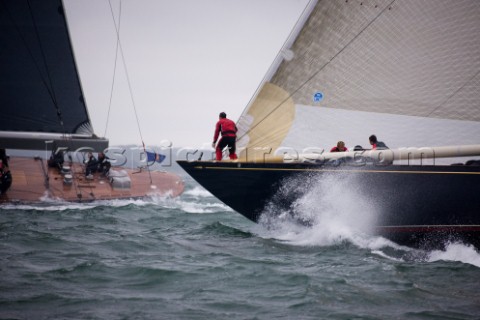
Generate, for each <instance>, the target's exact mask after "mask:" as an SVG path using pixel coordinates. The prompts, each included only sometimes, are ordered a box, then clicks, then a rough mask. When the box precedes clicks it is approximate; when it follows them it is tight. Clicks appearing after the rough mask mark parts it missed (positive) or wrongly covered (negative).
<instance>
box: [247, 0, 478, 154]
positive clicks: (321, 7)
mask: <svg viewBox="0 0 480 320" xmlns="http://www.w3.org/2000/svg"><path fill="white" fill-rule="evenodd" d="M305 12H306V17H305V18H304V19H301V20H300V21H301V25H299V26H297V30H299V32H294V33H293V37H292V39H290V40H289V41H287V43H286V46H285V47H284V48H283V50H282V53H285V54H280V55H279V59H282V60H281V62H280V63H279V61H280V60H277V62H276V63H274V64H273V66H272V69H271V70H270V72H269V75H268V77H267V78H266V81H265V83H264V84H263V85H262V86H261V89H260V90H259V92H257V93H256V97H255V99H253V100H252V103H251V104H250V105H249V106H248V107H247V108H246V109H245V111H244V112H243V114H242V115H241V117H240V119H239V121H238V127H239V134H238V138H239V142H238V147H239V148H245V149H246V150H247V152H245V151H244V152H243V153H242V155H243V156H244V157H245V155H246V156H247V160H255V158H257V157H259V156H261V157H265V155H264V153H269V152H270V154H271V155H273V154H275V151H276V150H277V149H278V148H293V149H295V150H297V151H298V152H303V151H304V150H306V151H307V152H308V150H310V149H312V148H319V149H325V150H326V151H328V150H329V149H330V148H331V147H332V146H334V145H336V143H337V141H338V140H343V141H345V142H346V144H347V147H349V149H353V147H354V146H355V145H361V146H363V147H366V148H369V147H370V146H369V144H368V137H369V136H370V135H371V134H376V135H377V137H378V138H379V140H382V141H384V142H385V143H386V144H387V145H388V146H389V147H390V148H403V147H427V146H428V147H436V146H455V145H478V144H480V94H479V92H480V2H479V1H477V0H459V1H448V0H424V1H418V0H394V1H391V0H390V1H360V0H359V1H353V0H345V1H318V2H311V3H310V4H309V9H307V10H305ZM255 150H257V151H255ZM258 150H261V151H258Z"/></svg>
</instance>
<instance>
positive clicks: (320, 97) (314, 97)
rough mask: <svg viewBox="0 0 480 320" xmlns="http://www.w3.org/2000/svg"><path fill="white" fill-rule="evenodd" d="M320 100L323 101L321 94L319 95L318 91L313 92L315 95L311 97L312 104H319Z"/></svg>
mask: <svg viewBox="0 0 480 320" xmlns="http://www.w3.org/2000/svg"><path fill="white" fill-rule="evenodd" d="M322 100H323V93H321V92H320V91H318V92H315V94H314V95H313V102H320V101H322Z"/></svg>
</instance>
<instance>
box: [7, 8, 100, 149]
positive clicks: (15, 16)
mask: <svg viewBox="0 0 480 320" xmlns="http://www.w3.org/2000/svg"><path fill="white" fill-rule="evenodd" d="M0 42H1V43H2V49H1V50H0V65H1V66H2V67H1V68H2V72H1V75H0V105H1V106H2V114H1V116H0V138H1V139H0V141H1V143H0V144H1V146H0V147H3V148H19V149H40V150H42V149H45V141H46V140H53V141H55V142H56V144H57V146H66V147H70V148H78V147H86V146H88V147H92V148H94V149H97V150H103V149H104V148H106V147H107V146H108V140H106V139H100V138H97V137H96V136H95V135H94V134H93V129H92V126H91V122H90V119H89V116H88V111H87V108H86V105H85V100H84V97H83V93H82V89H81V86H80V81H79V77H78V73H77V69H76V65H75V60H74V57H73V51H72V47H71V43H70V38H69V34H68V29H67V24H66V20H65V13H64V10H63V4H62V2H61V0H48V1H47V0H30V1H26V0H1V1H0Z"/></svg>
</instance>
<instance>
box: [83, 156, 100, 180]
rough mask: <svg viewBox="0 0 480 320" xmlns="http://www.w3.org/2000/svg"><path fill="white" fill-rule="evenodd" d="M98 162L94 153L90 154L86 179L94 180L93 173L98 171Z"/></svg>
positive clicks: (86, 165) (86, 167) (86, 162)
mask: <svg viewBox="0 0 480 320" xmlns="http://www.w3.org/2000/svg"><path fill="white" fill-rule="evenodd" d="M97 165H98V161H97V159H95V157H94V156H93V153H91V152H89V153H88V157H87V160H85V177H86V178H87V179H93V173H94V172H95V171H97Z"/></svg>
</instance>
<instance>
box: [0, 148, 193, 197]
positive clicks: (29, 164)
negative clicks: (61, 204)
mask: <svg viewBox="0 0 480 320" xmlns="http://www.w3.org/2000/svg"><path fill="white" fill-rule="evenodd" d="M9 167H10V171H11V173H12V178H13V183H12V185H11V187H10V189H9V190H8V191H7V192H6V193H5V194H3V195H1V196H0V202H2V203H5V202H7V203H8V202H11V203H36V202H41V201H45V200H46V199H56V200H61V201H70V202H90V201H95V200H112V199H130V198H143V197H146V196H151V195H161V196H170V197H176V196H178V195H180V194H181V193H182V192H183V190H184V183H183V181H182V179H181V178H180V177H179V176H177V175H175V174H173V173H168V172H159V171H150V172H148V171H147V170H145V169H144V170H142V171H139V170H130V169H124V168H120V169H119V170H125V171H126V172H127V173H128V176H129V177H130V180H131V186H130V188H123V189H122V188H114V187H112V184H111V183H110V179H109V178H108V177H105V176H103V175H101V174H100V173H95V174H94V177H93V179H92V180H89V179H86V178H85V174H84V167H83V165H82V164H78V163H73V164H72V165H71V172H72V183H71V184H66V183H64V176H63V175H62V173H61V172H60V170H58V169H56V168H47V166H46V162H45V161H43V160H40V159H37V160H35V159H34V158H20V157H12V158H11V159H10V161H9ZM112 170H116V169H115V168H112ZM47 177H48V178H47Z"/></svg>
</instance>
